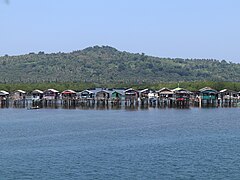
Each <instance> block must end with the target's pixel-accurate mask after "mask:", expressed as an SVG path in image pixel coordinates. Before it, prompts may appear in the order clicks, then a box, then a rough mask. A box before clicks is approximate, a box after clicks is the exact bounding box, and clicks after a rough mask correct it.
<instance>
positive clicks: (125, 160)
mask: <svg viewBox="0 0 240 180" xmlns="http://www.w3.org/2000/svg"><path fill="white" fill-rule="evenodd" d="M0 179H3V180H4V179H54V180H55V179H56V180H61V179H64V180H65V179H240V108H216V109H214V108H212V109H199V108H192V109H157V108H156V109H148V110H137V111H128V110H63V109H39V110H26V109H0Z"/></svg>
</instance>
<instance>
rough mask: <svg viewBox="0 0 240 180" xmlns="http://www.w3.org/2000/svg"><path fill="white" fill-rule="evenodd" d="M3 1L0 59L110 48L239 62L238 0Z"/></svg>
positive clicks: (239, 28) (0, 11)
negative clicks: (27, 54)
mask: <svg viewBox="0 0 240 180" xmlns="http://www.w3.org/2000/svg"><path fill="white" fill-rule="evenodd" d="M0 1H1V2H0V23H1V24H0V55H5V54H9V55H13V54H25V53H29V52H38V51H45V52H59V51H64V52H69V51H73V50H78V49H83V48H86V47H88V46H94V45H110V46H113V47H116V48H117V49H119V50H125V51H130V52H139V53H141V52H144V53H146V54H148V55H154V56H161V57H182V58H214V59H219V60H222V59H226V60H228V61H233V62H240V1H239V0H9V1H10V2H9V3H8V4H7V3H5V2H6V1H4V0H0Z"/></svg>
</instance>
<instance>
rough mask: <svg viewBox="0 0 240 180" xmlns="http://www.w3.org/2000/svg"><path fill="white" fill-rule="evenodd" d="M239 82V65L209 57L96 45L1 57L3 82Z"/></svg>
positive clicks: (1, 79)
mask: <svg viewBox="0 0 240 180" xmlns="http://www.w3.org/2000/svg"><path fill="white" fill-rule="evenodd" d="M203 80H206V81H232V82H239V81H240V64H236V63H228V62H226V61H217V60H209V59H208V60H206V59H170V58H158V57H151V56H146V55H144V54H133V53H128V52H121V51H118V50H117V49H115V48H112V47H109V46H103V47H99V46H95V47H90V48H86V49H84V50H80V51H74V52H71V53H61V52H59V53H52V54H45V53H44V52H39V53H38V54H35V53H29V54H27V55H20V56H7V55H5V56H4V57H0V83H21V82H22V83H29V82H30V83H36V82H94V83H103V84H106V83H135V84H136V83H142V82H143V83H144V82H145V83H146V82H147V83H158V82H178V81H203Z"/></svg>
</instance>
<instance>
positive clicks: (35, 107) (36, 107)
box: [28, 106, 40, 110]
mask: <svg viewBox="0 0 240 180" xmlns="http://www.w3.org/2000/svg"><path fill="white" fill-rule="evenodd" d="M34 109H40V107H39V106H32V107H29V108H28V110H34Z"/></svg>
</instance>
